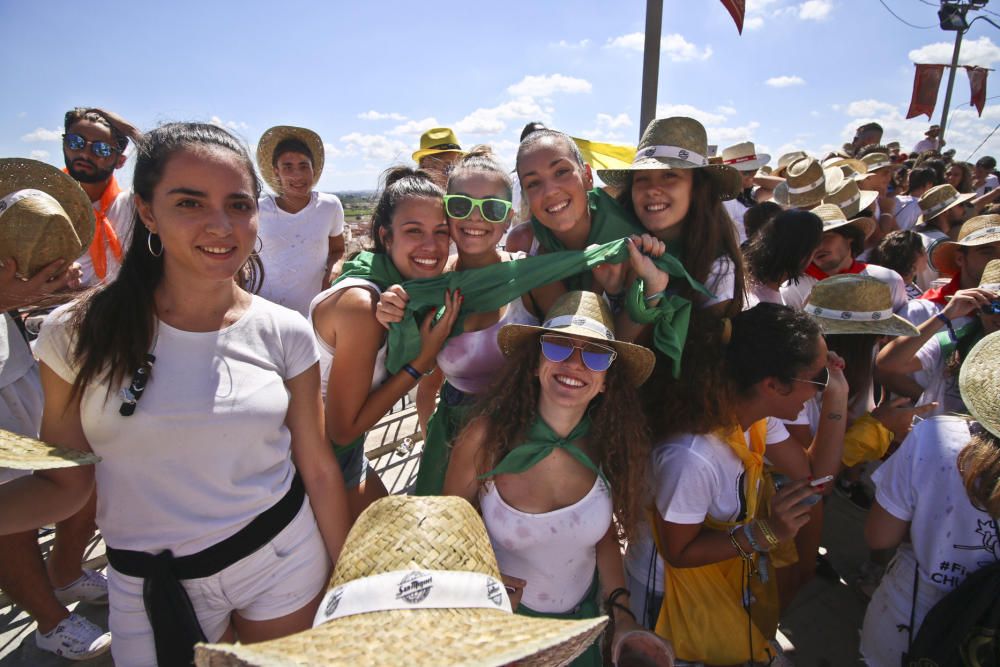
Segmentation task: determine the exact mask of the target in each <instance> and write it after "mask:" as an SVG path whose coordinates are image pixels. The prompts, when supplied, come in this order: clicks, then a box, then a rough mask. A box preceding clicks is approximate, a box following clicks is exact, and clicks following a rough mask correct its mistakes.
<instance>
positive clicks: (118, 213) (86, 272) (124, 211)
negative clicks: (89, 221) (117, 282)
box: [76, 190, 135, 287]
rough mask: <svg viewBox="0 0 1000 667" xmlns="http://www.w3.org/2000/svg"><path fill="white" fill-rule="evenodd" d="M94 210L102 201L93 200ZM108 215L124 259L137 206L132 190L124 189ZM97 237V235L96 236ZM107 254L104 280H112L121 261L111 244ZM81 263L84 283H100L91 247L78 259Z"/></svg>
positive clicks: (110, 207)
mask: <svg viewBox="0 0 1000 667" xmlns="http://www.w3.org/2000/svg"><path fill="white" fill-rule="evenodd" d="M93 205H94V210H95V211H97V210H98V209H99V208H100V207H101V202H100V201H99V200H98V201H96V202H93ZM106 215H107V217H108V222H110V223H111V227H112V228H114V230H115V234H116V235H117V236H118V242H119V243H120V244H121V247H122V259H124V258H125V251H126V250H128V246H129V239H130V237H129V234H130V232H131V230H132V218H133V216H134V215H135V207H134V206H133V205H132V191H131V190H127V191H123V192H121V193H119V194H118V196H117V197H115V200H114V201H113V202H111V206H109V207H108V212H107V213H106ZM95 238H96V236H95ZM104 252H105V255H106V256H107V258H108V272H107V275H105V276H104V281H103V282H106V283H107V282H111V280H112V279H114V277H115V276H116V275H118V269H120V268H121V262H119V261H118V259H117V258H116V257H115V256H114V253H112V252H111V246H106V247H105V249H104ZM76 261H77V262H79V264H80V268H81V269H83V285H84V286H87V287H89V286H91V285H96V284H98V283H99V282H101V281H99V280H98V278H97V274H95V273H94V262H93V260H92V259H91V258H90V248H87V252H85V253H83V254H82V255H80V256H79V257H78V258H77V259H76Z"/></svg>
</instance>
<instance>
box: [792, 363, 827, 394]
mask: <svg viewBox="0 0 1000 667" xmlns="http://www.w3.org/2000/svg"><path fill="white" fill-rule="evenodd" d="M792 382H808V383H809V384H814V385H816V386H817V387H822V388H823V389H826V385H828V384H829V383H830V369H829V368H827V367H826V366H824V367H823V370H821V371H820V372H819V373H817V374H816V377H814V378H812V379H811V380H803V379H802V378H792Z"/></svg>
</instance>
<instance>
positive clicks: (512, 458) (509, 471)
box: [479, 415, 608, 484]
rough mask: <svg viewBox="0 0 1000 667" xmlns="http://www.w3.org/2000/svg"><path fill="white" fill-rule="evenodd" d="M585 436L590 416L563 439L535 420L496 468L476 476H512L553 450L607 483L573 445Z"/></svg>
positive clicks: (541, 422)
mask: <svg viewBox="0 0 1000 667" xmlns="http://www.w3.org/2000/svg"><path fill="white" fill-rule="evenodd" d="M588 433H590V417H588V416H586V415H584V417H583V419H581V420H580V423H579V424H577V425H576V426H574V427H573V430H572V431H570V433H569V435H567V436H566V437H565V438H560V437H559V436H558V435H556V432H555V431H553V430H552V428H551V427H550V426H549V425H548V424H546V423H545V420H543V419H542V418H541V417H539V418H538V419H536V420H535V423H534V424H532V425H531V428H529V429H528V433H527V435H526V439H525V441H524V442H523V443H521V444H520V445H518V446H517V447H515V448H514V449H512V450H510V451H509V452H508V453H507V456H505V457H503V460H501V461H500V463H499V464H498V465H497V467H495V468H494V469H493V470H491V471H489V472H488V473H486V474H485V475H480V476H479V479H486V478H487V477H494V476H496V475H516V474H517V473H521V472H524V471H525V470H529V469H531V468H532V467H534V466H535V465H536V464H537V463H539V462H540V461H542V460H543V459H544V458H545V457H547V456H548V455H549V454H551V453H552V452H553V451H555V450H556V449H562V450H565V451H566V453H567V454H569V455H570V456H572V457H573V458H574V459H576V460H577V461H579V462H580V463H582V464H583V465H585V466H586V467H587V469H589V470H592V471H594V474H596V475H597V476H598V477H600V478H601V479H602V480H604V483H605V484H607V481H608V480H607V478H606V477H605V476H604V473H603V472H601V469H600V468H598V467H597V466H596V465H594V462H593V461H591V460H590V457H589V456H587V454H586V453H585V452H584V451H583V450H582V449H580V448H579V447H577V446H576V445H574V444H573V443H574V442H576V441H577V440H579V439H580V438H583V437H584V436H586V435H587V434H588Z"/></svg>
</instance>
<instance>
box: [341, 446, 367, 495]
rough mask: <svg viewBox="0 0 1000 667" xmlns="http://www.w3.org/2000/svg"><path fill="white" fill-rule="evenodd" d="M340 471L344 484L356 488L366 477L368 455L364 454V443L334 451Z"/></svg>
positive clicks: (349, 487)
mask: <svg viewBox="0 0 1000 667" xmlns="http://www.w3.org/2000/svg"><path fill="white" fill-rule="evenodd" d="M335 453H336V454H337V463H339V464H340V472H341V474H343V475H344V486H345V487H346V488H348V489H356V488H358V486H359V485H360V484H361V482H363V481H365V479H367V477H368V468H369V466H368V457H367V456H365V446H364V443H362V444H359V445H356V446H354V447H350V448H348V449H344V450H340V451H336V450H335Z"/></svg>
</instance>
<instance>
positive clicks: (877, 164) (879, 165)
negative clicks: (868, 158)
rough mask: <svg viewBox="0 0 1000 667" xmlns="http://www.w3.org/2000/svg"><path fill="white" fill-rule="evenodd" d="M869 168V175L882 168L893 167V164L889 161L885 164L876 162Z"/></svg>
mask: <svg viewBox="0 0 1000 667" xmlns="http://www.w3.org/2000/svg"><path fill="white" fill-rule="evenodd" d="M867 166H868V173H871V172H873V171H875V170H876V169H881V168H882V167H891V166H892V162H891V161H889V160H886V161H885V162H876V163H875V164H869V165H867Z"/></svg>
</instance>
